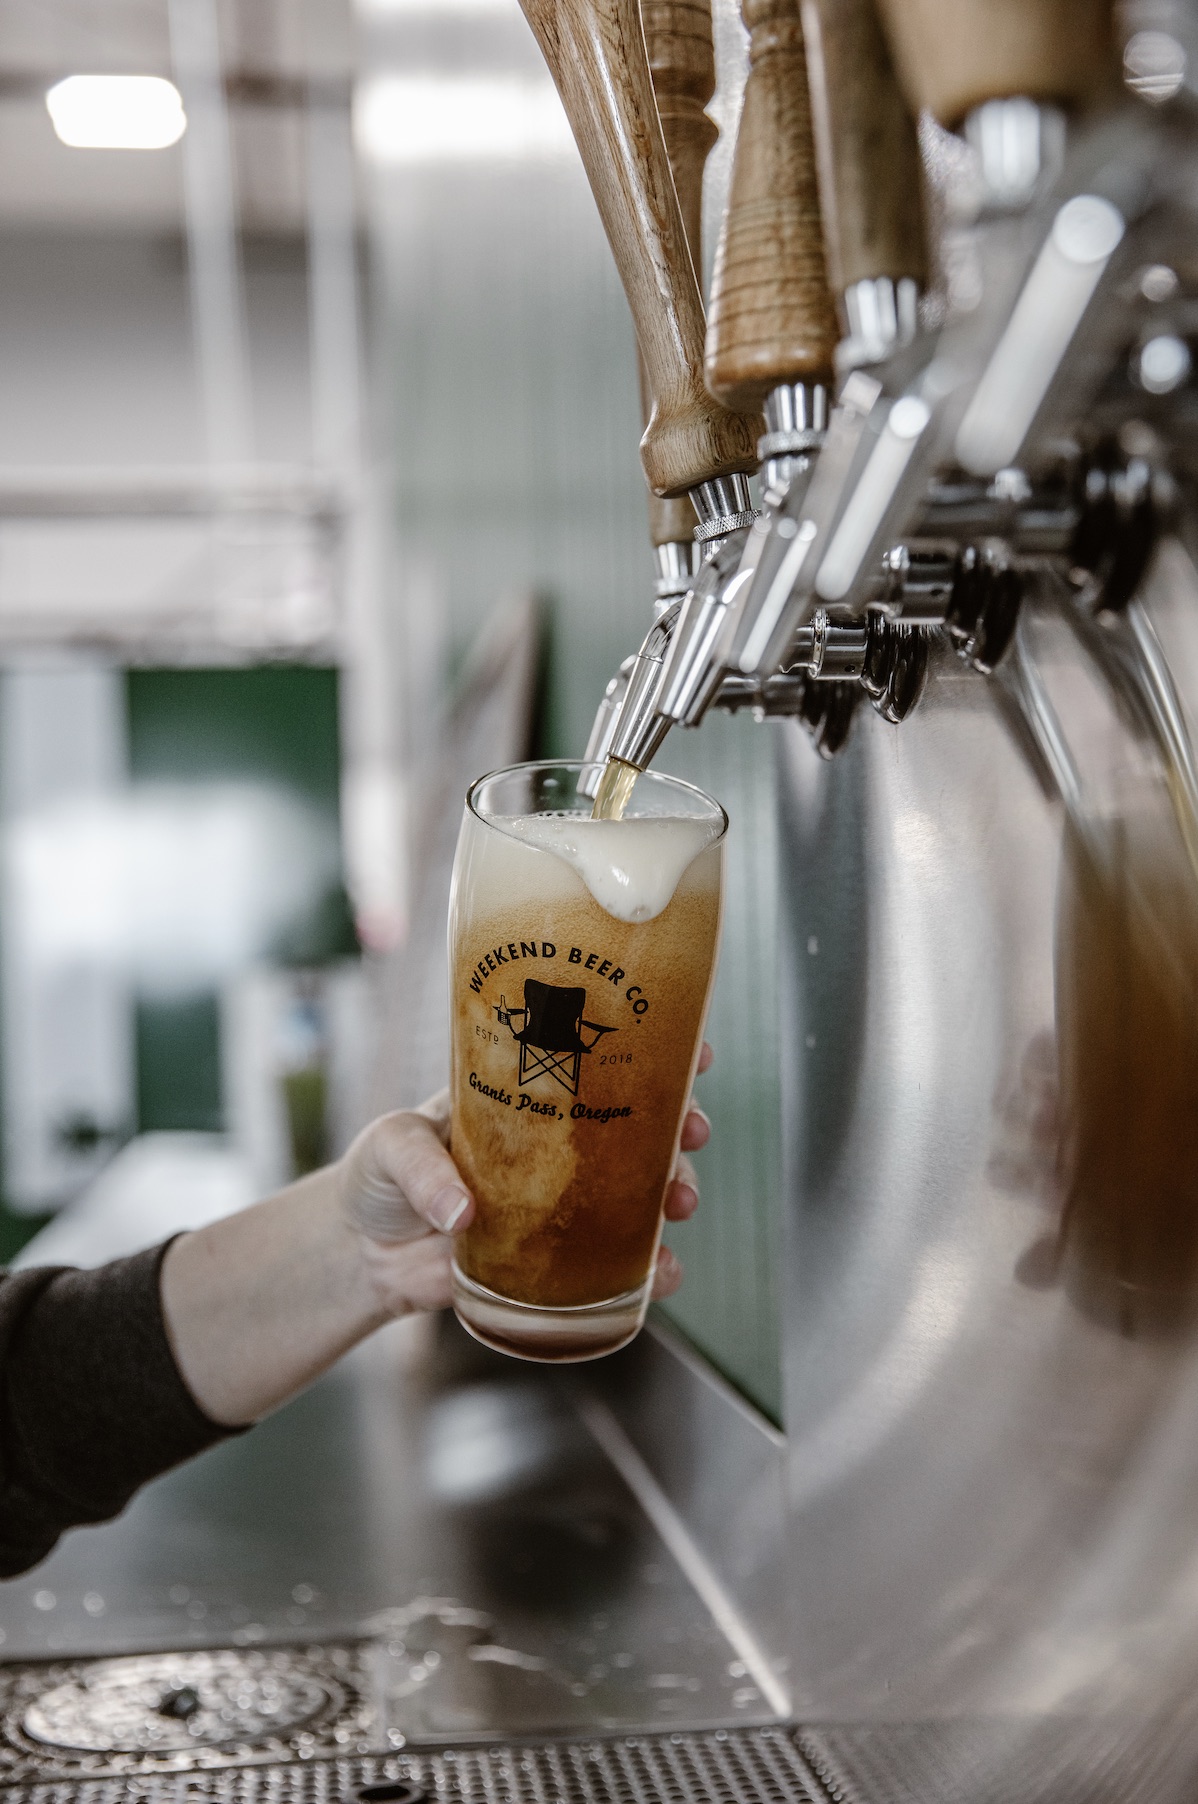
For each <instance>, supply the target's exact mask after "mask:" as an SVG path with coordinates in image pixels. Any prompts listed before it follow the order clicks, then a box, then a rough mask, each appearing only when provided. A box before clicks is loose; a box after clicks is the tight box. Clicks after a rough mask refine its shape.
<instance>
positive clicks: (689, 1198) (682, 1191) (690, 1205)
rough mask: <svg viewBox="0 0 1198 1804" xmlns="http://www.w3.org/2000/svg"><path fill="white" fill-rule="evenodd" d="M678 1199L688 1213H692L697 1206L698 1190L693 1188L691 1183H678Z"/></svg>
mask: <svg viewBox="0 0 1198 1804" xmlns="http://www.w3.org/2000/svg"><path fill="white" fill-rule="evenodd" d="M678 1201H679V1202H680V1203H681V1204H682V1206H683V1208H684V1209H685V1210H686V1212H687V1214H688V1215H693V1214H694V1212H695V1210H696V1209H697V1208H698V1207H699V1192H698V1191H697V1190H696V1189H695V1187H694V1185H693V1184H679V1186H678Z"/></svg>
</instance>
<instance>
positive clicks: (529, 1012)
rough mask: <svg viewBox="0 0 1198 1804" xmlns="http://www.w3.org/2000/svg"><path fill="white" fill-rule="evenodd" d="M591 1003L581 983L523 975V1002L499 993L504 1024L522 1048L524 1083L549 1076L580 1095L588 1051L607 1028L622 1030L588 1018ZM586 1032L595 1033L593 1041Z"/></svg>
mask: <svg viewBox="0 0 1198 1804" xmlns="http://www.w3.org/2000/svg"><path fill="white" fill-rule="evenodd" d="M586 1005H587V993H586V991H585V990H584V989H583V988H582V986H581V985H579V986H577V987H571V986H569V985H567V984H560V983H541V982H540V980H539V979H538V978H535V977H526V978H525V980H524V1007H523V1008H509V1007H508V1005H507V998H506V997H504V996H501V997H500V998H499V1003H498V1006H497V1007H496V1009H495V1013H496V1014H497V1015H498V1017H499V1022H500V1025H501V1026H502V1027H506V1028H507V1030H508V1032H509V1033H510V1034H511V1036H512V1038H513V1040H515V1041H516V1043H517V1045H518V1046H519V1048H520V1080H519V1081H520V1083H521V1084H531V1083H534V1082H535V1081H536V1079H537V1078H538V1077H550V1078H552V1079H553V1081H554V1082H555V1083H558V1084H560V1085H561V1087H562V1089H563V1090H568V1091H569V1092H570V1095H571V1096H577V1095H578V1079H579V1077H580V1076H581V1074H582V1061H583V1056H584V1054H586V1053H588V1052H594V1050H595V1048H596V1046H597V1045H598V1044H599V1042H600V1040H601V1039H602V1038H603V1036H604V1034H614V1033H618V1032H619V1031H620V1030H619V1028H616V1027H601V1026H600V1025H599V1023H598V1022H597V1021H584V1020H583V1018H582V1011H583V1009H584V1008H585V1007H586ZM587 1034H590V1035H592V1036H593V1038H592V1039H590V1040H589V1041H588V1040H587V1039H586V1038H585V1036H586V1035H587Z"/></svg>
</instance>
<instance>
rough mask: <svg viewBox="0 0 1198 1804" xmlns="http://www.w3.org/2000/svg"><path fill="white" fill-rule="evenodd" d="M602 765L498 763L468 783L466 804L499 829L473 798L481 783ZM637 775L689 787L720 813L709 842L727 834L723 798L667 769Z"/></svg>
mask: <svg viewBox="0 0 1198 1804" xmlns="http://www.w3.org/2000/svg"><path fill="white" fill-rule="evenodd" d="M602 767H603V760H602V759H598V758H525V759H522V760H521V762H520V763H519V764H501V765H499V766H498V767H497V768H496V769H495V770H489V771H485V772H484V773H483V775H482V776H481V777H475V779H474V781H473V783H471V785H470V787H469V789H468V790H467V791H466V807H467V809H468V811H469V812H470V813H471V814H472V815H473V816H474V818H475V820H476V821H479V822H480V823H481V824H482V826H484V827H491V828H493V829H494V831H495V832H496V833H502V832H503V828H502V827H499V826H497V825H496V823H495V819H494V817H492V818H488V817H487V816H486V815H485V814H483V813H482V812H481V811H480V810H479V808H478V806H477V804H476V802H475V797H476V795H477V793H478V791H479V790H480V789H481V788H482V786H483V784H484V783H491V782H493V781H494V779H495V778H496V777H514V776H518V775H519V774H520V772H521V771H534V770H572V771H579V772H581V771H584V770H601V769H602ZM637 776H638V777H652V778H653V779H654V780H655V781H656V782H658V783H669V784H672V785H673V787H674V788H675V789H685V790H687V791H689V793H690V794H691V795H693V796H698V797H699V799H700V800H701V801H703V802H706V803H707V804H708V805H709V806H710V807H712V808H714V810H715V812H716V814H717V815H718V816H719V820H720V830H719V832H718V833H717V834H716V836H715V838H714V839H713V840H711V841H710V844H711V845H713V846H718V845H719V843H720V841H721V840H722V839H723V838H724V837H725V835H726V834H727V832H728V827H729V825H730V823H729V820H728V810H727V809H726V808H725V807H724V804H723V803H722V802H717V800H716V798H715V797H714V796H711V795H708V793H707V791H706V790H705V789H700V788H699V785H698V784H697V783H690V782H688V781H687V779H686V778H685V777H675V776H673V775H671V773H670V772H669V771H664V770H652V769H650V770H640V771H638V772H637ZM632 818H633V819H634V820H635V819H643V818H644V816H635V815H634V816H633V817H632ZM660 818H662V819H669V816H668V815H667V816H662V817H660ZM692 818H693V817H692ZM614 824H615V825H618V824H619V823H618V822H617V823H614ZM521 843H523V842H521Z"/></svg>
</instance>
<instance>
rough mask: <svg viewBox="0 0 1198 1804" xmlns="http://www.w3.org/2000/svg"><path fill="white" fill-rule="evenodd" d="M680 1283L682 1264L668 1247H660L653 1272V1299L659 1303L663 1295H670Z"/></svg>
mask: <svg viewBox="0 0 1198 1804" xmlns="http://www.w3.org/2000/svg"><path fill="white" fill-rule="evenodd" d="M681 1283H682V1266H681V1265H680V1264H679V1262H678V1259H677V1257H676V1255H675V1254H673V1253H672V1252H671V1251H670V1249H669V1247H662V1248H661V1249H660V1251H659V1252H658V1255H657V1269H656V1271H655V1272H654V1274H653V1301H654V1302H655V1303H660V1302H661V1300H662V1298H663V1297H672V1296H673V1294H674V1292H675V1291H676V1290H677V1289H678V1287H679V1285H680V1284H681Z"/></svg>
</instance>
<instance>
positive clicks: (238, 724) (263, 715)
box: [126, 665, 355, 1133]
mask: <svg viewBox="0 0 1198 1804" xmlns="http://www.w3.org/2000/svg"><path fill="white" fill-rule="evenodd" d="M126 686H127V695H128V719H129V774H130V777H131V779H132V781H133V782H134V783H155V782H156V783H162V782H170V783H200V782H204V783H212V782H220V781H229V782H238V783H258V784H265V785H270V786H271V787H274V788H278V789H280V790H283V791H285V792H286V793H287V794H289V795H291V796H294V797H296V798H298V799H299V800H301V801H303V802H305V803H307V804H308V806H309V807H311V808H313V809H315V810H316V811H317V812H318V813H319V814H321V815H323V816H324V817H325V818H326V820H327V822H328V826H329V830H330V832H331V833H334V834H335V833H336V832H337V827H338V808H339V792H340V751H339V726H338V673H337V672H336V671H335V670H332V669H327V668H323V667H317V666H310V665H266V666H258V667H254V668H250V669H239V670H207V669H194V670H131V671H129V673H128V675H127V678H126ZM354 950H355V944H354V939H353V929H352V926H351V925H350V920H349V912H348V907H347V905H346V901H345V897H344V893H343V891H342V890H341V889H340V887H337V888H335V889H334V890H333V891H331V892H329V893H327V894H323V895H319V896H313V898H312V900H311V906H310V907H309V908H307V909H306V910H305V911H304V913H303V915H302V917H300V918H298V919H296V920H295V921H294V922H293V923H292V924H291V926H290V927H289V929H288V931H287V934H286V936H285V938H284V940H283V941H282V942H281V943H280V944H279V945H278V946H277V947H275V948H274V951H275V953H276V955H277V956H278V957H279V958H280V959H281V960H282V961H283V962H287V963H299V964H321V963H324V962H326V961H327V960H329V959H333V958H337V957H342V956H344V955H345V954H346V953H349V952H352V951H354ZM136 1058H137V1125H138V1129H139V1131H140V1132H142V1133H146V1132H149V1131H151V1130H153V1129H166V1128H183V1129H186V1128H192V1129H199V1130H203V1131H208V1132H212V1131H219V1130H220V1129H221V1128H222V1127H223V1126H224V1119H223V1109H222V1101H221V1049H220V1011H219V999H218V997H217V995H216V993H215V992H214V991H206V992H202V993H198V994H194V995H188V996H181V997H159V996H152V997H151V996H142V997H140V998H139V999H138V1002H137V1019H136Z"/></svg>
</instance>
